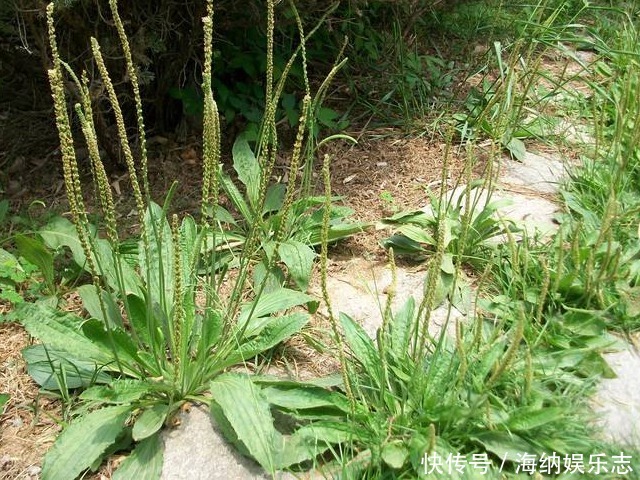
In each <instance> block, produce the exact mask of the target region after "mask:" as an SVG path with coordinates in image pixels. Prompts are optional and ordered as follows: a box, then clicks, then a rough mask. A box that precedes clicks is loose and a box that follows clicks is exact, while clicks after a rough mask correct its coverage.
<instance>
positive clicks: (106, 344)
mask: <svg viewBox="0 0 640 480" xmlns="http://www.w3.org/2000/svg"><path fill="white" fill-rule="evenodd" d="M82 332H83V333H84V335H85V336H86V338H88V339H89V340H90V341H91V343H93V344H94V345H96V346H99V347H101V348H102V349H104V350H108V351H110V352H111V353H112V355H113V362H114V364H113V365H112V366H111V368H112V369H116V368H117V369H119V368H120V367H122V368H123V369H124V371H125V372H127V373H130V374H135V372H136V371H137V370H138V369H137V368H136V367H137V366H139V365H140V364H142V360H141V359H140V357H139V356H138V348H137V346H136V344H135V343H134V342H133V340H132V339H131V336H130V334H129V333H128V332H126V331H125V330H121V329H119V328H111V329H106V328H105V326H104V324H103V323H102V322H100V321H99V320H95V319H91V320H88V321H86V322H85V323H84V324H83V325H82Z"/></svg>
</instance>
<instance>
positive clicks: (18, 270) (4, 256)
mask: <svg viewBox="0 0 640 480" xmlns="http://www.w3.org/2000/svg"><path fill="white" fill-rule="evenodd" d="M0 278H7V279H9V280H12V281H14V282H23V281H24V280H25V279H26V273H25V271H24V268H22V265H20V262H18V259H17V258H16V257H15V256H14V255H13V254H11V253H9V252H7V251H6V250H5V249H3V248H0ZM3 286H4V285H3Z"/></svg>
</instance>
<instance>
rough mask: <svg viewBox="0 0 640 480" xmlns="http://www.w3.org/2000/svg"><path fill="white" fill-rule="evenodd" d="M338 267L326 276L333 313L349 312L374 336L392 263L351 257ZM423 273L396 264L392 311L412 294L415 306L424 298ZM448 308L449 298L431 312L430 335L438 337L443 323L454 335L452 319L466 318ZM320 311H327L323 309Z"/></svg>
mask: <svg viewBox="0 0 640 480" xmlns="http://www.w3.org/2000/svg"><path fill="white" fill-rule="evenodd" d="M341 268H342V270H341V271H339V272H330V273H329V274H328V278H327V289H328V291H329V297H330V298H331V307H332V309H333V312H334V315H338V313H339V312H343V313H345V314H347V315H349V316H350V317H351V318H353V319H354V320H355V321H357V322H358V323H359V324H360V325H361V326H362V327H363V328H364V330H365V331H366V332H367V334H368V335H369V337H370V338H372V339H374V338H376V332H377V330H378V329H379V328H380V327H381V326H382V318H383V312H384V308H385V305H386V302H387V299H388V293H389V288H390V287H391V285H392V274H391V267H390V266H389V265H387V264H384V265H382V264H376V263H373V262H368V261H366V260H363V259H360V258H354V259H352V260H349V261H348V262H344V263H342V264H341ZM426 275H427V272H426V270H413V271H410V270H407V269H404V268H400V267H397V268H396V287H395V294H394V297H393V301H392V303H391V308H392V310H393V311H397V310H398V309H400V308H401V307H402V305H404V304H405V302H406V301H407V300H408V299H409V297H411V296H412V297H413V298H414V300H415V301H416V307H417V305H418V304H419V303H420V301H421V300H422V298H423V290H424V281H425V278H426ZM314 293H315V294H316V295H318V294H319V292H314ZM450 310H451V312H450V313H449V305H448V302H445V304H443V305H440V306H438V307H437V308H435V309H434V310H433V311H432V312H431V317H430V319H429V323H430V326H429V333H430V334H431V335H432V336H433V337H437V336H438V335H439V334H440V332H441V331H442V329H443V328H444V326H445V325H447V332H448V333H449V334H450V335H453V334H454V332H455V321H456V320H458V319H463V318H466V315H465V314H464V313H462V312H460V311H458V310H457V309H456V308H454V307H451V309H450ZM321 312H322V313H324V314H326V309H324V310H321ZM447 317H449V323H448V324H447Z"/></svg>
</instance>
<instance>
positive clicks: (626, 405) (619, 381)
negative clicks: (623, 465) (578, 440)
mask: <svg viewBox="0 0 640 480" xmlns="http://www.w3.org/2000/svg"><path fill="white" fill-rule="evenodd" d="M604 358H605V360H606V361H607V363H608V364H609V366H610V367H611V368H612V370H613V371H614V372H615V374H616V375H617V378H611V379H609V378H605V379H602V380H601V382H600V384H599V386H598V393H597V394H596V396H595V398H594V400H593V404H594V410H595V412H596V414H597V416H598V422H597V423H598V424H599V425H600V427H601V428H602V434H603V435H604V438H605V440H608V441H611V442H614V443H619V444H622V445H626V446H630V447H635V448H638V447H640V422H638V419H640V403H638V399H639V398H640V397H639V396H638V392H640V377H639V376H638V372H639V371H640V355H639V354H638V352H637V351H636V350H634V349H633V348H632V347H629V348H627V349H625V350H622V351H619V352H615V353H608V354H606V355H604Z"/></svg>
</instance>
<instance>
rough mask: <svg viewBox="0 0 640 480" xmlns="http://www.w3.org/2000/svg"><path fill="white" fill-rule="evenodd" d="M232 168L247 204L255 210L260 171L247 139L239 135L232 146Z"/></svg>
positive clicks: (258, 191) (258, 192)
mask: <svg viewBox="0 0 640 480" xmlns="http://www.w3.org/2000/svg"><path fill="white" fill-rule="evenodd" d="M231 154H232V156H233V168H234V170H235V171H236V173H237V174H238V178H239V179H240V181H241V182H242V183H243V184H244V186H245V188H246V191H247V198H248V200H249V204H250V205H251V206H252V207H253V209H254V210H256V207H257V205H258V195H260V181H261V169H260V164H259V163H258V160H257V159H256V157H255V155H254V154H253V151H252V150H251V147H250V146H249V142H248V141H247V139H246V138H245V137H244V136H243V135H240V136H238V138H237V139H236V141H235V142H234V144H233V149H232V152H231Z"/></svg>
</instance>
